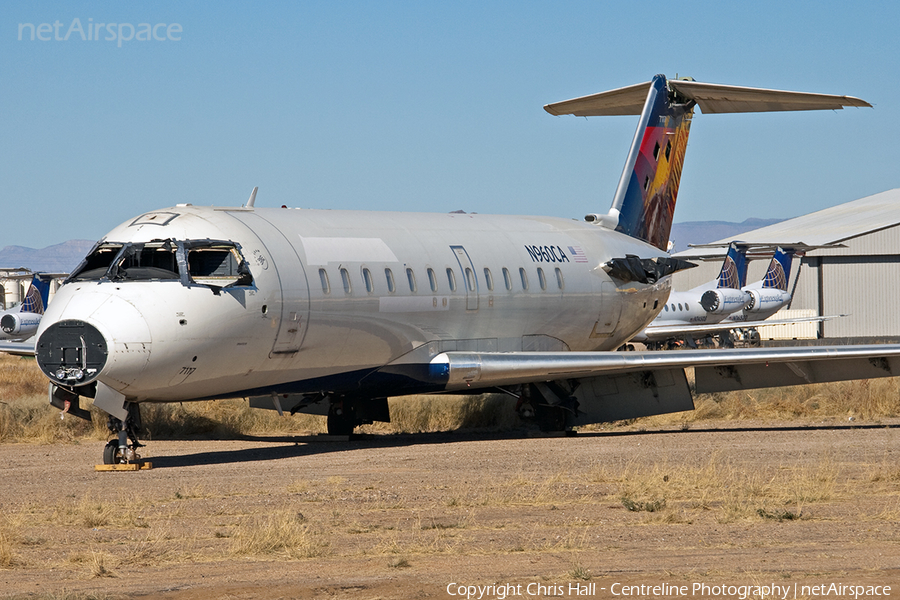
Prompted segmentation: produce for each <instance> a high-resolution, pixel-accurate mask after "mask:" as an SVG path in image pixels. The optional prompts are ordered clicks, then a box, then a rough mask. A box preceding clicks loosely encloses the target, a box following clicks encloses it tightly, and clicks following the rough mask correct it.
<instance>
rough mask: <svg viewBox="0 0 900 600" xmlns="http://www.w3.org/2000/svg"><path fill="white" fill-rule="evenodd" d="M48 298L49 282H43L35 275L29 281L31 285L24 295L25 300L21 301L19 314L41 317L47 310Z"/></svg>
mask: <svg viewBox="0 0 900 600" xmlns="http://www.w3.org/2000/svg"><path fill="white" fill-rule="evenodd" d="M49 297H50V281H49V280H47V281H43V280H41V278H40V276H38V275H35V276H34V278H33V279H32V280H31V285H30V286H29V287H28V293H27V294H25V300H23V301H22V307H21V309H20V310H19V312H27V313H34V314H36V315H42V314H44V310H45V309H46V308H47V302H48V299H49Z"/></svg>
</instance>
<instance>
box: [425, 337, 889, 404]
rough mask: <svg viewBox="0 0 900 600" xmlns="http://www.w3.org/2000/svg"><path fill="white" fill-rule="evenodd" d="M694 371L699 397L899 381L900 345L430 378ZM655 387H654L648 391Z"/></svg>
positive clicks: (465, 361) (696, 353) (531, 355)
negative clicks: (896, 378) (893, 378)
mask: <svg viewBox="0 0 900 600" xmlns="http://www.w3.org/2000/svg"><path fill="white" fill-rule="evenodd" d="M686 368H693V369H694V375H695V381H696V391H697V392H700V393H707V392H721V391H733V390H740V389H752V388H761V387H778V386H786V385H803V384H807V383H824V382H828V381H845V380H852V379H869V378H877V377H891V376H894V375H900V344H884V345H877V344H873V345H860V346H799V347H779V348H747V349H744V348H741V349H716V350H670V351H658V352H509V353H500V352H443V353H441V354H438V355H437V356H435V357H434V359H432V361H431V365H430V372H431V374H432V376H440V377H441V378H446V381H447V383H446V389H447V390H449V391H456V390H465V389H478V388H482V389H483V388H490V387H498V386H504V385H512V384H518V383H534V382H547V381H559V380H567V379H580V380H582V381H583V382H584V381H585V380H586V379H590V378H615V377H617V376H622V375H629V374H631V375H639V376H641V377H643V378H644V379H645V380H649V379H650V378H649V377H647V376H646V374H648V373H650V374H652V373H663V372H671V371H673V370H681V369H686ZM651 385H653V384H650V385H648V387H650V386H651Z"/></svg>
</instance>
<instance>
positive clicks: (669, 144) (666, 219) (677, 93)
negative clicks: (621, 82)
mask: <svg viewBox="0 0 900 600" xmlns="http://www.w3.org/2000/svg"><path fill="white" fill-rule="evenodd" d="M695 106H699V107H700V110H702V111H703V112H704V113H729V112H732V113H733V112H767V111H784V110H836V109H840V108H843V107H844V106H868V107H871V105H870V104H869V103H868V102H865V101H864V100H860V99H859V98H853V97H851V96H832V95H827V94H808V93H804V92H788V91H781V90H767V89H759V88H748V87H738V86H732V85H721V84H713V83H701V82H698V81H694V80H693V79H690V78H687V79H671V80H667V79H666V77H665V76H664V75H657V76H655V77H654V78H653V79H652V80H651V81H649V82H647V83H641V84H637V85H632V86H629V87H624V88H619V89H616V90H612V91H609V92H601V93H599V94H593V95H590V96H583V97H581V98H575V99H573V100H566V101H563V102H556V103H554V104H548V105H546V106H544V110H546V111H547V112H549V113H550V114H552V115H576V116H581V117H589V116H605V115H635V114H639V115H640V120H639V121H638V127H637V131H635V134H634V139H633V140H632V143H631V149H630V150H629V152H628V158H627V159H626V161H625V168H624V169H623V171H622V176H621V177H620V179H619V185H618V187H617V188H616V195H615V197H614V199H613V203H612V206H611V207H610V210H609V213H607V214H606V215H598V214H591V215H587V216H586V217H585V219H586V220H587V221H593V222H598V223H599V224H600V225H602V226H604V227H607V228H609V229H615V230H616V231H619V232H621V233H624V234H626V235H629V236H631V237H635V238H638V239H640V240H643V241H645V242H648V243H649V244H652V245H654V246H656V247H657V248H659V249H660V250H667V247H668V243H669V233H670V232H671V229H672V218H673V214H674V212H675V199H676V197H677V195H678V186H679V184H680V182H681V170H682V167H683V166H684V154H685V150H686V149H687V140H688V134H689V132H690V126H691V118H692V116H693V110H694V107H695Z"/></svg>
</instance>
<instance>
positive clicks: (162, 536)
mask: <svg viewBox="0 0 900 600" xmlns="http://www.w3.org/2000/svg"><path fill="white" fill-rule="evenodd" d="M309 440H310V438H275V437H272V438H254V439H241V440H225V441H208V440H204V441H152V442H148V447H147V449H146V452H145V457H146V458H147V459H149V460H151V461H152V463H153V467H154V468H153V469H152V470H147V471H141V472H114V473H109V472H95V471H94V465H95V463H97V462H99V461H98V458H99V457H100V455H101V450H102V443H101V442H97V441H82V442H79V443H65V444H37V443H28V444H25V443H7V444H0V565H2V566H0V598H71V599H76V598H134V597H148V598H168V599H173V600H174V599H178V600H182V599H183V600H187V599H206V598H232V599H239V598H241V599H242V598H273V599H274V598H385V599H393V598H429V597H437V598H442V597H460V596H453V595H451V594H450V593H448V585H449V584H455V587H454V586H451V587H450V588H449V591H450V592H454V593H458V592H459V591H460V588H459V586H461V585H463V586H466V585H481V586H484V585H491V584H508V585H511V586H518V587H513V588H506V589H507V590H512V591H514V593H512V594H510V595H509V596H508V597H512V598H517V597H518V598H541V597H572V598H574V597H579V596H577V595H576V594H575V591H577V590H579V589H580V590H582V591H584V592H585V593H584V594H582V595H581V596H580V597H585V595H589V596H590V597H595V598H613V597H615V596H614V595H613V593H612V589H611V586H612V585H613V584H615V583H619V584H621V583H627V584H632V585H642V584H644V585H661V584H669V585H678V586H680V585H688V586H692V585H693V584H695V583H698V582H699V583H700V584H707V585H710V586H712V585H715V584H720V585H722V584H724V585H735V586H737V585H760V584H767V585H768V584H772V583H775V584H778V585H783V586H788V585H789V586H794V584H798V585H804V584H806V585H818V584H822V583H826V584H827V583H832V582H834V583H838V584H842V583H843V584H864V585H882V586H883V585H892V586H893V591H892V592H891V595H893V596H896V595H898V594H900V460H898V459H900V420H887V421H882V422H879V423H859V422H857V423H853V424H847V423H846V422H844V423H841V422H834V423H816V424H812V423H809V424H797V423H772V422H766V423H752V422H750V423H748V422H741V423H740V424H739V425H738V424H735V423H728V422H722V423H717V422H706V423H703V424H702V425H695V426H694V427H693V428H690V429H678V430H674V429H673V430H655V431H640V430H631V431H615V432H594V433H581V434H579V435H577V436H575V437H534V436H530V435H527V434H525V433H521V434H490V433H487V434H462V433H438V434H416V435H382V436H366V437H363V438H362V439H355V440H351V441H309ZM4 561H5V562H4ZM590 583H593V584H596V585H595V586H594V587H593V588H588V587H580V588H579V587H578V586H586V585H587V584H590ZM529 586H530V587H529ZM537 586H542V587H537ZM570 586H574V587H570ZM614 589H616V590H618V591H619V593H621V591H622V588H621V586H620V587H618V588H614ZM792 589H793V588H792ZM800 589H802V588H800ZM573 590H574V591H573ZM464 593H465V592H464V591H463V594H464ZM692 596H693V597H737V596H728V595H716V594H713V593H711V592H710V593H707V594H705V595H700V594H693V595H692ZM763 596H764V594H761V593H757V594H756V595H751V596H750V597H757V598H758V597H763ZM462 597H465V595H463V596H462ZM476 597H477V596H476ZM482 597H484V598H489V597H490V598H497V597H502V596H498V595H497V593H496V589H495V590H494V595H491V593H490V592H489V593H488V594H485V595H484V596H482ZM638 597H657V598H661V597H674V596H672V595H667V594H656V595H652V594H646V595H641V594H638ZM798 597H803V596H802V595H799V596H798ZM807 597H808V595H807Z"/></svg>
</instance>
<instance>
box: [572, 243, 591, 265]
mask: <svg viewBox="0 0 900 600" xmlns="http://www.w3.org/2000/svg"><path fill="white" fill-rule="evenodd" d="M569 254H571V255H572V258H573V259H574V260H575V262H577V263H586V262H587V261H588V259H587V256H585V255H584V250H582V249H581V246H569Z"/></svg>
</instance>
